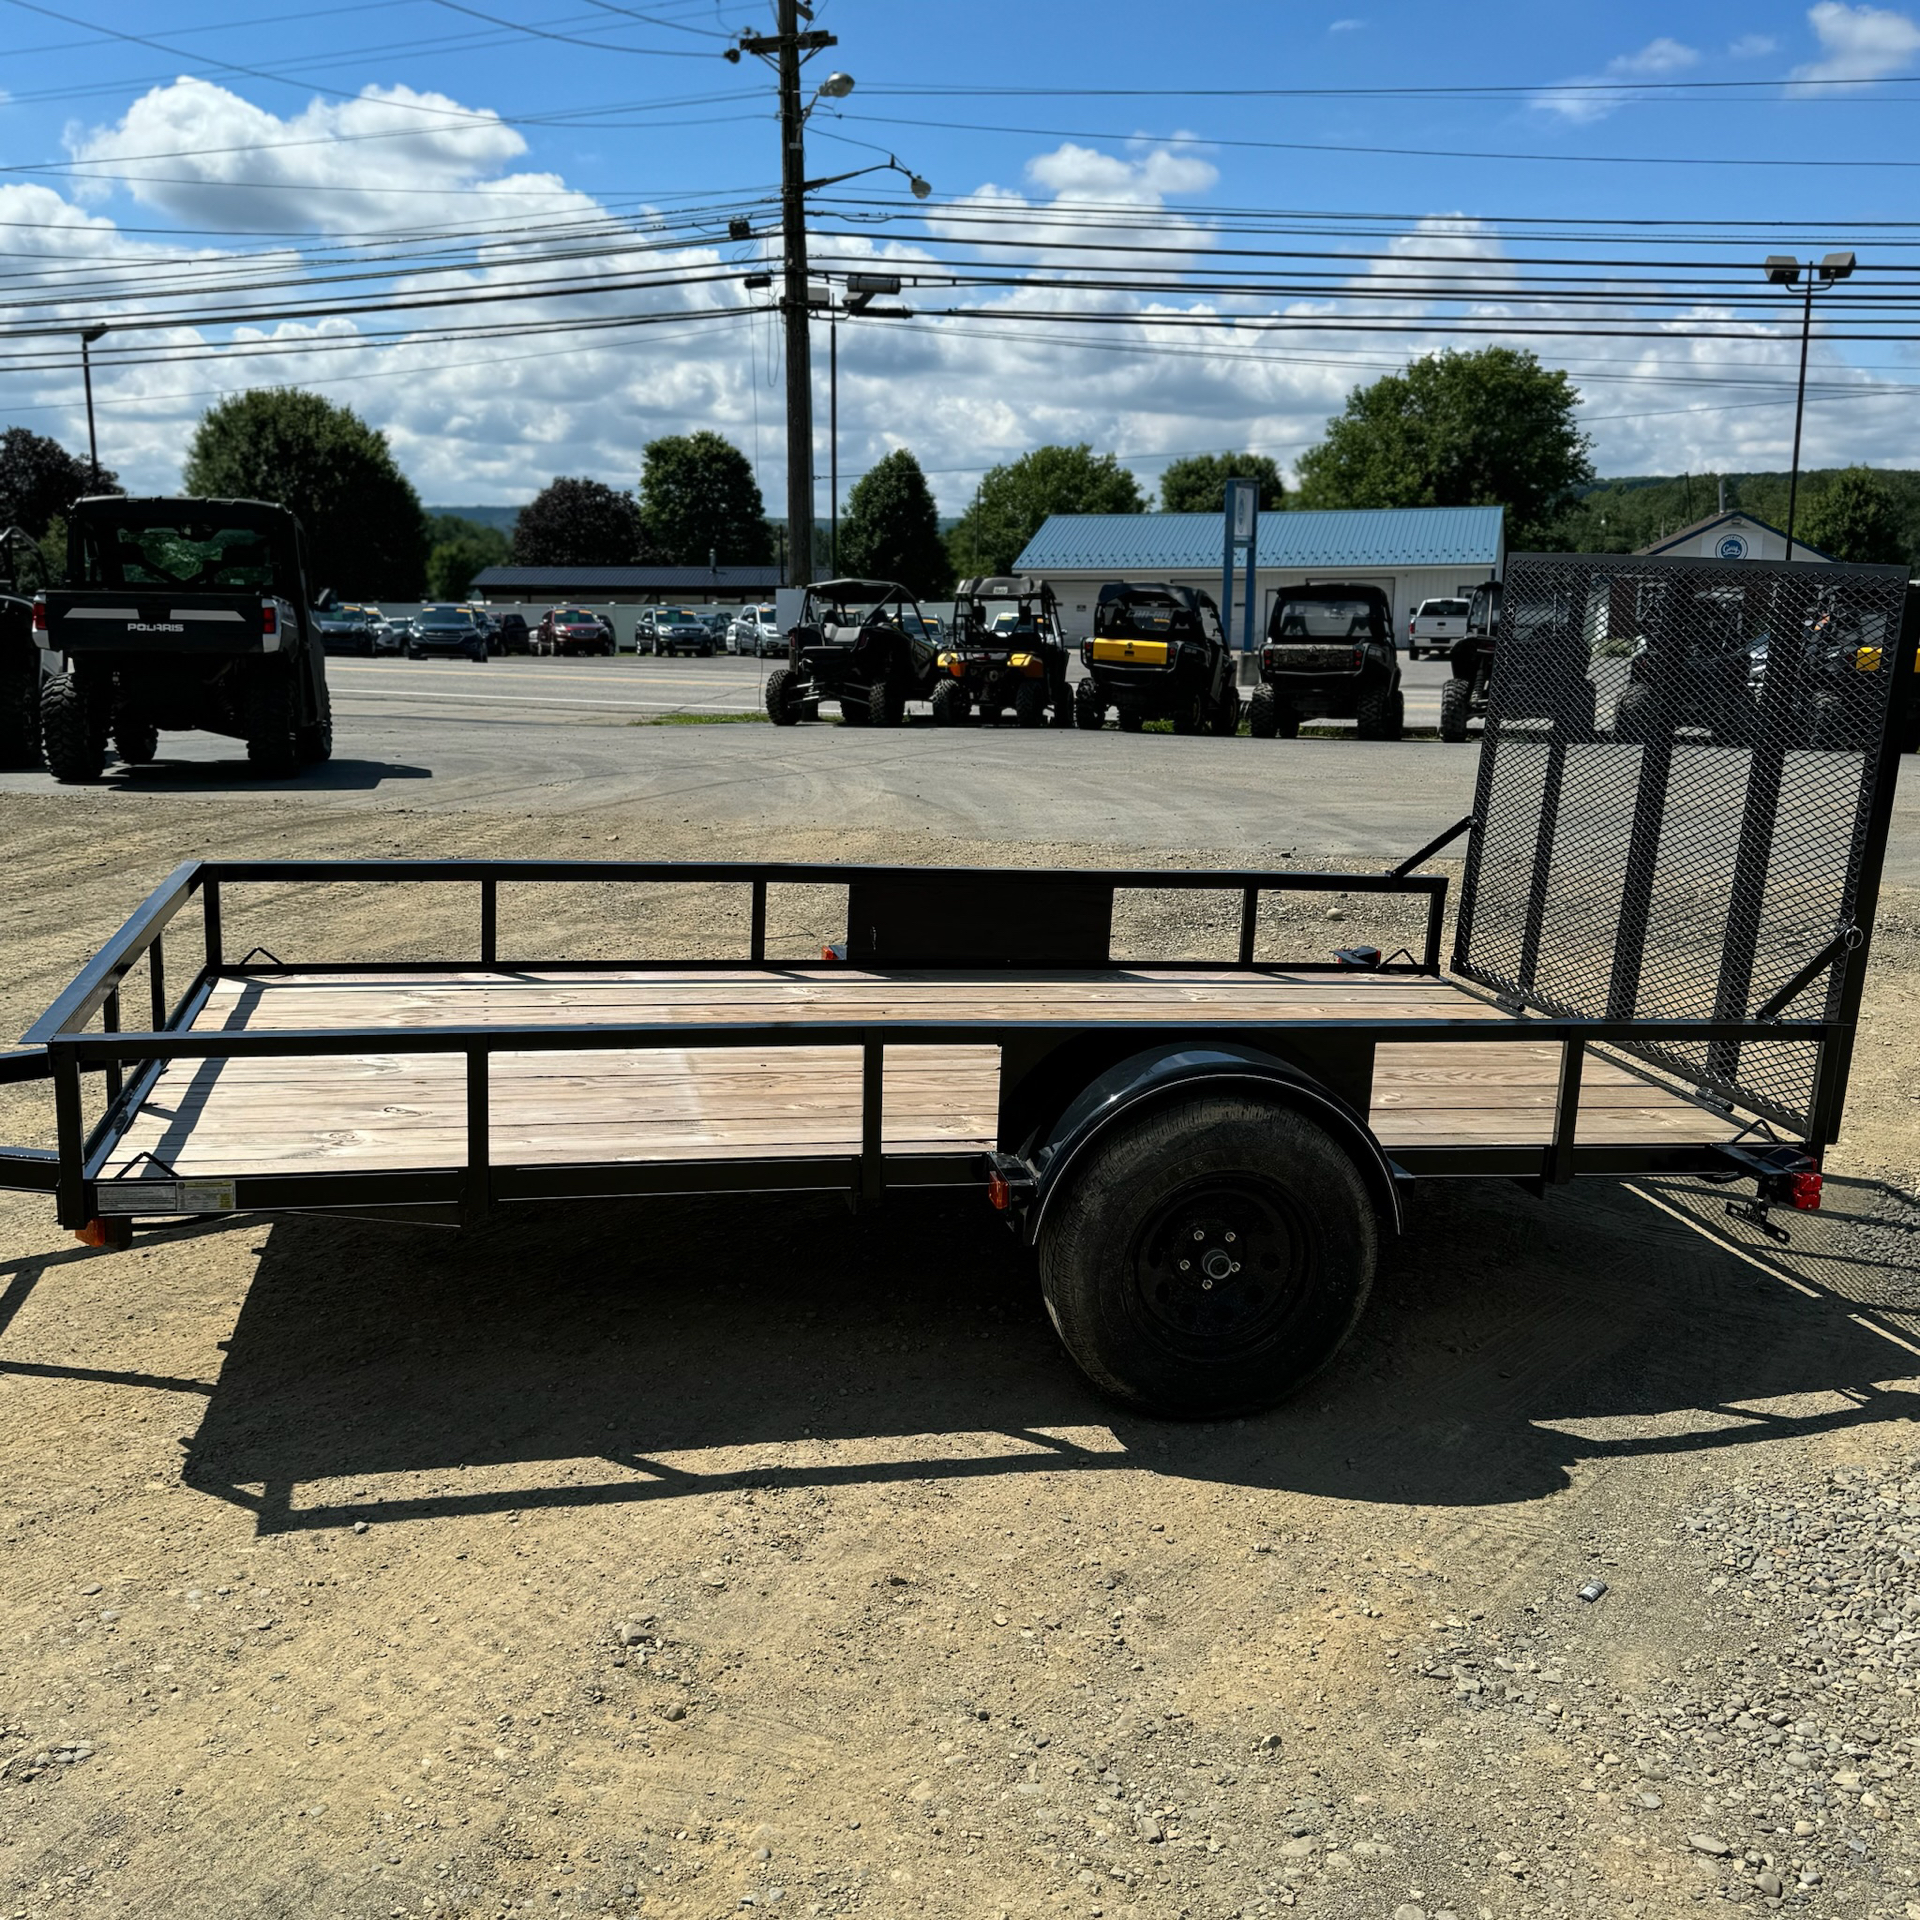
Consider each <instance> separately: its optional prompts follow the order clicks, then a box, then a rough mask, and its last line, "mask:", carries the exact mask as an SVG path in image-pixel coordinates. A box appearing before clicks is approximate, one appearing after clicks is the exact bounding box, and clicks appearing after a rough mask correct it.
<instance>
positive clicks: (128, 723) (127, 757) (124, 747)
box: [113, 714, 160, 767]
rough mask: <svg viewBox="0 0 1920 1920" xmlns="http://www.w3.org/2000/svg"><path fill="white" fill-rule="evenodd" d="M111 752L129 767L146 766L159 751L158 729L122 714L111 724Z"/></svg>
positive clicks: (148, 723) (145, 721) (143, 721)
mask: <svg viewBox="0 0 1920 1920" xmlns="http://www.w3.org/2000/svg"><path fill="white" fill-rule="evenodd" d="M113 750H114V752H115V753H117V754H118V755H119V756H120V758H121V759H122V760H124V761H125V762H126V763H127V765H128V766H130V767H144V766H147V765H148V764H150V763H151V761H152V760H153V758H154V756H155V755H156V754H157V753H158V752H159V751H160V729H159V728H158V727H156V726H155V725H154V724H153V723H152V722H151V721H150V720H132V719H129V718H128V717H127V716H126V715H124V714H122V715H121V716H120V718H119V719H117V720H116V721H115V722H114V723H113Z"/></svg>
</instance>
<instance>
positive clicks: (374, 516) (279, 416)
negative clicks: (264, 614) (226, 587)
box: [181, 388, 427, 600]
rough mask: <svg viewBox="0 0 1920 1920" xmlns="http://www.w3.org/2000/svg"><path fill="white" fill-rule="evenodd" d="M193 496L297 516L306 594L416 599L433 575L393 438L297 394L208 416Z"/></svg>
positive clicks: (190, 481)
mask: <svg viewBox="0 0 1920 1920" xmlns="http://www.w3.org/2000/svg"><path fill="white" fill-rule="evenodd" d="M181 486H182V488H183V489H184V490H185V491H186V492H187V493H189V494H197V495H200V496H202V497H211V498H216V499H228V500H269V501H272V502H273V503H274V504H275V505H277V506H282V507H290V508H291V509H292V510H293V511H294V512H295V513H296V514H298V515H299V517H300V524H301V526H302V528H303V529H304V530H305V533H306V539H307V570H308V580H307V585H308V586H309V588H311V589H312V590H313V591H315V592H318V591H319V590H320V589H322V588H324V587H331V588H333V589H334V591H335V592H336V593H338V594H339V595H340V596H341V597H342V598H343V599H356V600H409V599H412V598H413V597H414V596H415V595H416V594H418V593H419V592H420V589H421V587H422V586H423V585H424V584H425V581H426V571H427V517H426V515H425V513H423V512H422V511H421V507H420V496H419V495H418V494H417V493H415V492H414V490H413V486H412V483H411V482H410V481H409V480H408V479H407V477H406V475H405V474H403V473H402V472H401V471H400V469H399V467H398V466H397V465H396V464H395V462H394V458H393V450H392V449H391V448H390V447H389V446H388V445H387V438H386V435H385V434H383V433H378V432H376V431H375V430H374V429H373V428H372V427H370V426H368V425H367V423H366V422H365V421H364V420H362V419H361V418H360V416H359V415H358V414H357V413H355V412H354V411H353V410H352V409H351V408H350V407H342V406H336V405H335V404H334V402H333V401H331V400H325V399H322V398H321V396H320V395H319V394H317V393H303V392H301V391H299V390H298V389H295V388H281V389H277V390H255V391H252V392H249V393H241V394H236V395H234V396H233V397H232V398H231V399H227V400H222V401H220V402H219V403H218V404H217V405H215V406H212V407H209V408H208V409H207V411H206V412H205V413H204V414H203V415H202V416H201V419H200V424H199V426H198V427H196V428H195V429H194V434H193V439H192V441H191V442H190V443H189V445H188V448H187V461H186V470H185V472H184V473H183V475H182V476H181Z"/></svg>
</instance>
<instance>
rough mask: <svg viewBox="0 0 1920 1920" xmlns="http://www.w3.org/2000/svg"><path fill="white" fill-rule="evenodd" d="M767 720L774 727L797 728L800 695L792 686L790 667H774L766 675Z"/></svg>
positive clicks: (791, 670)
mask: <svg viewBox="0 0 1920 1920" xmlns="http://www.w3.org/2000/svg"><path fill="white" fill-rule="evenodd" d="M766 703H767V718H768V719H769V720H771V721H772V722H773V724H774V725H775V726H776V727H791V726H797V725H798V724H799V720H800V693H799V689H798V688H797V687H795V685H794V684H793V669H792V668H791V667H775V668H774V670H773V671H772V672H771V673H770V674H768V675H767V691H766Z"/></svg>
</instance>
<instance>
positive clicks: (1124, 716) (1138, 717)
mask: <svg viewBox="0 0 1920 1920" xmlns="http://www.w3.org/2000/svg"><path fill="white" fill-rule="evenodd" d="M1146 727H1147V716H1146V715H1145V714H1144V713H1142V712H1141V711H1140V709H1139V708H1138V707H1122V708H1121V709H1120V731H1121V732H1122V733H1144V732H1145V731H1146Z"/></svg>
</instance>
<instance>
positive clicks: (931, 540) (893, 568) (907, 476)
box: [840, 447, 953, 600]
mask: <svg viewBox="0 0 1920 1920" xmlns="http://www.w3.org/2000/svg"><path fill="white" fill-rule="evenodd" d="M840 566H841V568H842V570H843V571H844V572H846V573H849V574H855V575H862V576H864V577H866V578H867V579H869V580H898V581H899V582H900V583H901V584H902V585H903V586H906V587H910V588H911V589H912V590H913V591H914V593H916V594H917V595H918V596H919V597H920V598H921V599H922V600H939V599H942V598H944V597H945V596H946V594H947V593H949V592H950V591H951V590H952V587H953V568H952V566H951V564H950V562H949V561H948V559H947V543H946V542H945V541H944V540H943V539H941V537H940V512H939V509H938V508H937V507H936V506H935V505H934V503H933V491H932V489H931V488H930V487H929V486H928V485H927V476H926V475H925V474H924V473H922V472H921V470H920V462H919V461H918V460H916V459H915V458H914V457H913V455H912V454H910V453H909V452H908V451H907V450H906V448H905V447H901V448H899V449H898V450H897V451H896V452H893V453H890V454H888V455H887V456H886V458H885V459H884V460H882V461H880V462H879V463H878V464H877V465H875V466H873V467H870V468H869V469H868V470H867V471H866V472H865V473H863V474H862V475H861V476H860V478H859V479H858V480H856V481H855V482H854V484H853V490H852V491H851V492H850V493H849V494H848V495H847V510H846V513H845V515H844V516H843V517H842V519H841V521H840Z"/></svg>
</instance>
